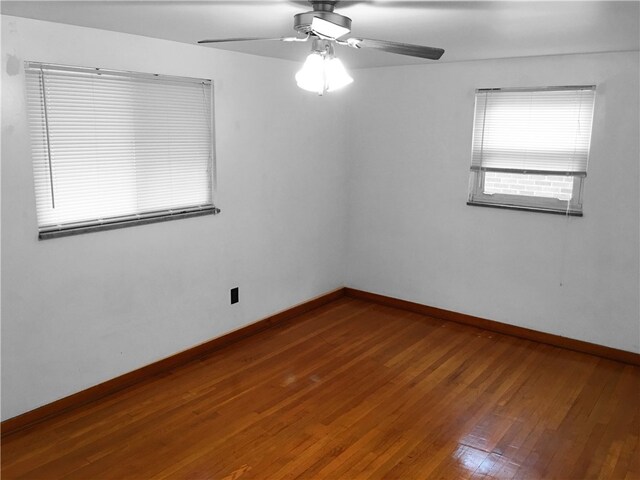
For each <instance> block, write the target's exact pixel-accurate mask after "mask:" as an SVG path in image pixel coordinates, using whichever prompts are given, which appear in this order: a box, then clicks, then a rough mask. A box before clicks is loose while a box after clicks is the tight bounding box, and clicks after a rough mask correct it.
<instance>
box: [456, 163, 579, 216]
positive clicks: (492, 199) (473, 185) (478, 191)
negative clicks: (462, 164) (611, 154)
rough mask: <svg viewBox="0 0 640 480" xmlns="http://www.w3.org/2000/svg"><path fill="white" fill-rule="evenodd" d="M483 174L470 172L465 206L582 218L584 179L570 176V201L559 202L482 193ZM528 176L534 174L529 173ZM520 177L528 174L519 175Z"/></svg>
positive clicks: (481, 171) (524, 196)
mask: <svg viewBox="0 0 640 480" xmlns="http://www.w3.org/2000/svg"><path fill="white" fill-rule="evenodd" d="M485 173H486V171H484V170H476V171H472V172H471V179H470V181H469V182H470V187H469V199H468V201H467V205H472V206H476V207H494V208H508V209H512V210H523V211H534V212H543V213H556V214H559V215H571V216H574V217H582V216H583V213H582V192H583V189H584V178H585V177H580V176H577V175H571V177H573V189H572V192H571V199H570V200H569V201H566V200H560V199H558V198H552V197H538V196H533V195H514V194H510V193H484V175H485ZM509 173H513V172H509ZM529 174H534V172H530V173H529ZM536 174H537V173H536ZM520 175H528V174H527V173H521V174H520ZM540 175H544V174H540Z"/></svg>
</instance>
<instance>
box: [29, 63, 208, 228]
mask: <svg viewBox="0 0 640 480" xmlns="http://www.w3.org/2000/svg"><path fill="white" fill-rule="evenodd" d="M26 78H27V99H28V100H27V103H28V106H27V110H28V115H29V127H30V132H31V140H32V156H33V171H34V180H35V193H36V207H37V214H38V226H39V231H40V238H50V237H56V236H63V235H71V234H77V233H83V232H88V231H95V230H102V229H109V228H118V227H123V226H128V225H135V224H141V223H150V222H154V221H164V220H169V219H177V218H185V217H191V216H197V215H204V214H213V213H218V212H219V210H218V209H217V208H216V207H215V206H214V204H213V185H214V178H215V169H214V165H215V164H214V144H213V115H212V84H211V81H210V80H204V79H194V78H183V77H169V76H161V75H153V74H143V73H131V72H119V71H109V70H103V69H97V68H79V67H66V66H59V65H48V64H42V63H35V62H28V63H27V64H26Z"/></svg>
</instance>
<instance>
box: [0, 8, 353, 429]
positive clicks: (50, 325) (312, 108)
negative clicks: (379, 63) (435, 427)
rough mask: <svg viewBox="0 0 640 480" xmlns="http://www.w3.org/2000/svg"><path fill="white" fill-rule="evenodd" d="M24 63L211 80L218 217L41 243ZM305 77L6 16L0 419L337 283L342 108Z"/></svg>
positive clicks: (340, 275)
mask: <svg viewBox="0 0 640 480" xmlns="http://www.w3.org/2000/svg"><path fill="white" fill-rule="evenodd" d="M25 60H31V61H43V62H50V63H59V64H67V65H84V66H96V67H104V68H111V69H119V70H132V71H141V72H153V73H160V74H168V75H181V76H192V77H201V78H202V77H204V78H211V79H213V80H214V84H215V103H216V104H215V117H216V118H215V121H216V140H217V146H216V149H217V165H218V185H219V190H218V195H217V204H218V206H219V207H220V208H221V209H222V214H221V215H219V216H215V217H214V216H206V217H199V218H193V219H188V220H179V221H172V222H165V223H157V224H153V225H146V226H138V227H132V228H126V229H121V230H113V231H107V232H99V233H92V234H86V235H79V236H75V237H67V238H60V239H55V240H45V241H38V239H37V223H36V210H35V199H34V191H33V179H32V168H31V160H30V158H31V153H30V146H29V138H28V131H27V120H26V111H25V92H24V83H25V82H24V70H23V62H24V61H25ZM297 68H298V65H297V64H296V63H293V62H286V61H281V60H276V59H272V58H260V57H255V56H250V55H244V54H238V53H231V52H225V51H216V50H214V49H211V48H206V47H201V46H190V45H185V44H179V43H174V42H169V41H162V40H156V39H150V38H144V37H136V36H132V35H126V34H119V33H113V32H107V31H100V30H92V29H86V28H80V27H74V26H68V25H60V24H54V23H47V22H40V21H34V20H27V19H21V18H16V17H6V16H5V17H3V18H2V418H3V419H6V418H9V417H12V416H14V415H17V414H20V413H22V412H25V411H28V410H31V409H33V408H36V407H38V406H40V405H43V404H46V403H49V402H51V401H54V400H56V399H58V398H61V397H63V396H66V395H69V394H71V393H74V392H76V391H78V390H81V389H84V388H87V387H89V386H91V385H94V384H97V383H99V382H102V381H105V380H107V379H110V378H113V377H115V376H117V375H119V374H122V373H125V372H128V371H131V370H133V369H135V368H138V367H140V366H143V365H146V364H149V363H151V362H153V361H156V360H158V359H161V358H164V357H166V356H169V355H171V354H173V353H176V352H178V351H181V350H184V349H186V348H189V347H191V346H193V345H195V344H198V343H201V342H203V341H206V340H208V339H211V338H214V337H217V336H220V335H221V334H223V333H225V332H228V331H231V330H234V329H237V328H239V327H241V326H243V325H245V324H247V323H251V322H254V321H257V320H259V319H260V318H263V317H265V316H267V315H269V314H271V313H273V312H276V311H279V310H282V309H285V308H288V307H290V306H292V305H294V304H296V303H299V302H302V301H305V300H308V299H310V298H312V297H315V296H317V295H320V294H322V293H325V292H327V291H330V290H333V289H335V288H338V287H341V286H342V285H343V279H344V270H343V268H344V267H343V265H344V264H345V258H344V252H345V248H344V242H343V238H344V237H345V223H344V221H345V214H344V213H343V212H344V208H343V206H344V204H345V202H346V195H345V188H344V182H345V168H346V167H345V161H344V157H343V154H344V152H345V150H346V149H345V146H344V141H345V138H344V135H343V129H342V128H341V126H342V120H341V118H342V116H341V115H340V112H342V110H343V107H342V103H343V102H342V100H341V95H340V94H338V95H331V96H325V97H322V98H320V97H317V96H314V95H311V94H308V93H307V92H303V91H301V90H300V89H298V88H296V87H295V83H294V81H293V75H294V73H295V70H296V69H297ZM234 286H239V287H240V303H239V304H236V305H233V306H231V305H229V289H230V288H231V287H234Z"/></svg>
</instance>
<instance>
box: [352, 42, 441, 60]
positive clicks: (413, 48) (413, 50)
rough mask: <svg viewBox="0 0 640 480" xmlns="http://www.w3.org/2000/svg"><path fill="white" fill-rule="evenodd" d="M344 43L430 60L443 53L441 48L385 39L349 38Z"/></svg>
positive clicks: (437, 57)
mask: <svg viewBox="0 0 640 480" xmlns="http://www.w3.org/2000/svg"><path fill="white" fill-rule="evenodd" d="M345 43H346V44H347V45H349V46H350V47H354V48H373V49H375V50H381V51H383V52H388V53H398V54H400V55H408V56H410V57H420V58H428V59H430V60H438V59H439V58H440V57H441V56H442V54H443V53H444V50H443V49H442V48H434V47H423V46H422V45H412V44H410V43H399V42H388V41H386V40H373V39H371V38H349V39H348V40H347V41H346V42H345Z"/></svg>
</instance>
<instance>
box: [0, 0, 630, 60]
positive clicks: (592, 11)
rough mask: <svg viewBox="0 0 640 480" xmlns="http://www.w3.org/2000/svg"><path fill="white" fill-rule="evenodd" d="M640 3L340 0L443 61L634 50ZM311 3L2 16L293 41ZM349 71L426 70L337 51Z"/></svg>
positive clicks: (270, 51)
mask: <svg viewBox="0 0 640 480" xmlns="http://www.w3.org/2000/svg"><path fill="white" fill-rule="evenodd" d="M639 5H640V2H637V1H622V2H615V1H564V2H556V1H554V2H546V1H499V2H486V1H464V2H462V1H405V0H373V1H348V0H344V1H341V2H339V3H338V6H337V8H336V12H338V13H341V14H343V15H346V16H348V17H350V18H351V19H352V20H353V25H352V34H353V36H358V37H365V38H375V39H381V40H392V41H398V42H404V43H415V44H419V45H427V46H432V47H441V48H444V49H445V54H444V56H443V57H442V59H441V60H440V62H445V61H446V62H451V61H462V60H478V59H487V58H504V57H523V56H532V55H554V54H563V53H588V52H606V51H618V50H638V49H639V47H640V38H639V30H640V28H639V18H640V9H639ZM308 10H311V7H310V5H309V4H308V3H307V2H305V1H294V0H260V1H258V0H236V1H199V2H198V1H101V0H93V1H7V0H3V1H2V3H1V11H2V13H3V14H6V15H15V16H21V17H28V18H35V19H40V20H48V21H52V22H60V23H68V24H73V25H81V26H85V27H93V28H100V29H104V30H113V31H118V32H126V33H132V34H137V35H144V36H148V37H155V38H163V39H167V40H175V41H178V42H184V43H191V44H195V43H196V42H197V41H198V40H201V39H205V38H227V37H244V36H256V37H281V36H291V35H294V33H295V32H294V31H293V15H294V14H296V13H299V12H304V11H308ZM201 48H224V49H227V50H235V51H241V52H246V53H251V54H256V55H264V56H271V57H277V58H284V59H289V60H295V61H301V60H302V59H304V57H305V56H306V54H307V51H308V49H309V46H308V45H307V44H291V43H284V42H268V41H267V42H241V43H228V44H223V45H219V44H218V45H216V47H211V46H203V47H201ZM337 53H338V56H340V58H342V60H343V61H344V63H345V64H346V65H347V66H348V67H349V68H366V67H379V66H390V65H409V64H419V63H430V62H432V61H430V60H423V59H416V58H412V57H407V56H403V55H393V54H388V53H384V52H377V51H370V50H367V51H365V50H354V49H351V48H348V47H340V48H339V49H338V51H337Z"/></svg>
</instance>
